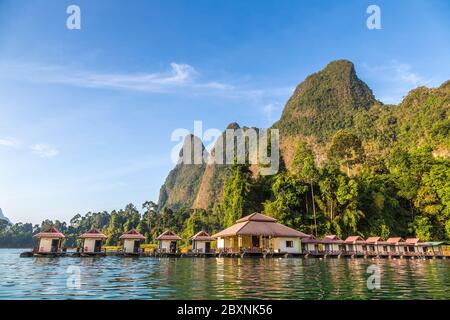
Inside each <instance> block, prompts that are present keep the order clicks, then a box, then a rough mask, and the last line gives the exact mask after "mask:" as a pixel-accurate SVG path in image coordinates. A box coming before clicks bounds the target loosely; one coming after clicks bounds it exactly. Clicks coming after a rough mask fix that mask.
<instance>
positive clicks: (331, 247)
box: [302, 235, 345, 255]
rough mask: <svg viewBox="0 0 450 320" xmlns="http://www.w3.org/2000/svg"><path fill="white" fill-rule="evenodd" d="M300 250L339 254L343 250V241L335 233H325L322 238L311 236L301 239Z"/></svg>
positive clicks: (308, 252) (311, 252)
mask: <svg viewBox="0 0 450 320" xmlns="http://www.w3.org/2000/svg"><path fill="white" fill-rule="evenodd" d="M302 250H303V252H304V253H305V254H313V255H339V254H341V253H343V252H345V241H343V240H341V239H339V238H338V236H336V235H327V236H325V237H324V238H323V239H322V240H318V239H316V238H314V237H312V236H311V237H309V238H306V239H302Z"/></svg>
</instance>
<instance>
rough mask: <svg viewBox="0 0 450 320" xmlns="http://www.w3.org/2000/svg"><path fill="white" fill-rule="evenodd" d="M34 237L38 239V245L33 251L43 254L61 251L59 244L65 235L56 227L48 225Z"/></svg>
mask: <svg viewBox="0 0 450 320" xmlns="http://www.w3.org/2000/svg"><path fill="white" fill-rule="evenodd" d="M34 237H35V238H37V239H39V247H38V248H37V250H36V252H35V253H37V254H43V255H46V254H58V253H61V251H62V250H61V245H62V242H63V239H64V238H65V236H64V234H62V233H61V232H60V231H59V230H58V229H56V228H54V227H49V228H47V229H45V230H44V231H42V232H39V233H38V234H36V235H35V236H34Z"/></svg>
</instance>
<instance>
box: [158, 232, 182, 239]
mask: <svg viewBox="0 0 450 320" xmlns="http://www.w3.org/2000/svg"><path fill="white" fill-rule="evenodd" d="M156 240H175V241H176V240H181V237H180V236H179V235H177V234H176V233H175V232H173V231H172V230H166V231H164V232H163V233H162V234H160V235H159V236H158V237H157V238H156Z"/></svg>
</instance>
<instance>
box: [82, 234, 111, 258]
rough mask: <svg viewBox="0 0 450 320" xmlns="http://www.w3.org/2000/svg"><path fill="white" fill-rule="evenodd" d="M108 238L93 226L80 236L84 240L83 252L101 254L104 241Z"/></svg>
mask: <svg viewBox="0 0 450 320" xmlns="http://www.w3.org/2000/svg"><path fill="white" fill-rule="evenodd" d="M106 238H108V237H107V236H106V235H105V234H103V233H102V232H101V231H99V230H98V229H96V228H92V229H91V230H89V231H88V232H86V233H83V234H82V235H81V236H80V239H82V240H83V248H82V253H84V254H87V255H92V254H99V253H101V252H102V247H103V241H104V240H105V239H106Z"/></svg>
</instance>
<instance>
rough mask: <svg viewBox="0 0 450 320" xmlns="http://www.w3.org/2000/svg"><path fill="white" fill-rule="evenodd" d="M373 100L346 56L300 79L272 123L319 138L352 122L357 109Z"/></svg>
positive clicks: (288, 130) (369, 105) (367, 106)
mask: <svg viewBox="0 0 450 320" xmlns="http://www.w3.org/2000/svg"><path fill="white" fill-rule="evenodd" d="M375 103H377V100H376V99H375V97H374V95H373V93H372V90H370V88H369V87H368V86H367V85H366V84H365V83H364V82H363V81H362V80H360V79H359V78H358V76H357V74H356V71H355V66H354V65H353V63H352V62H351V61H348V60H336V61H332V62H330V63H329V64H327V65H326V66H325V68H323V69H322V70H321V71H319V72H316V73H313V74H311V75H310V76H308V77H307V78H306V79H305V80H304V81H303V82H302V83H300V84H299V85H298V86H297V88H296V89H295V91H294V94H293V95H292V97H291V98H290V99H289V101H288V102H287V104H286V107H285V108H284V110H283V113H282V115H281V119H280V121H278V122H277V123H276V124H275V125H274V126H275V127H277V128H280V129H281V130H283V129H284V131H285V133H286V134H288V135H291V134H294V135H297V134H301V135H305V136H316V137H317V138H319V140H320V139H323V138H327V137H331V136H332V135H333V134H334V133H335V132H336V131H337V130H339V129H343V128H345V127H349V126H351V125H352V117H353V116H354V114H355V113H356V112H357V111H358V110H361V109H365V110H367V109H369V108H370V107H371V106H372V105H374V104H375Z"/></svg>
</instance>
